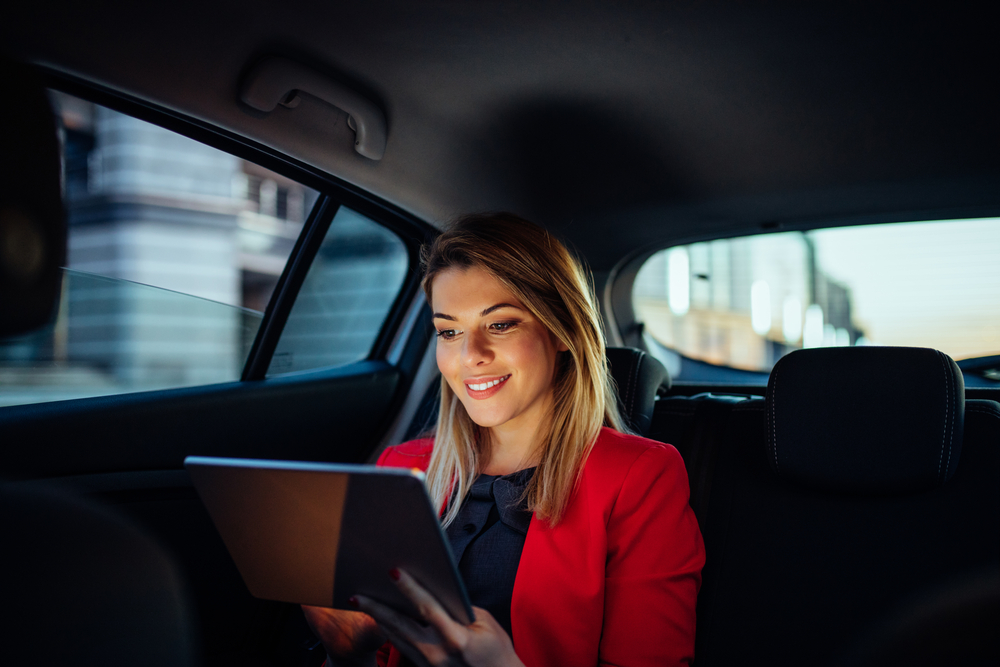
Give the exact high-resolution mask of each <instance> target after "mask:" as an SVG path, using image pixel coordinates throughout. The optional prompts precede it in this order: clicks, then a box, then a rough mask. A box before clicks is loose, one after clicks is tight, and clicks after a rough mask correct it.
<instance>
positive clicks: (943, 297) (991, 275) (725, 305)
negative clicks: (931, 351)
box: [633, 219, 1000, 380]
mask: <svg viewBox="0 0 1000 667" xmlns="http://www.w3.org/2000/svg"><path fill="white" fill-rule="evenodd" d="M998 257H1000V219H977V220H953V221H937V222H919V223H902V224H900V223H897V224H884V225H867V226H863V227H841V228H834V229H821V230H814V231H809V232H804V233H802V232H787V233H778V234H767V235H758V236H749V237H743V238H732V239H721V240H717V241H710V242H706V243H694V244H690V245H684V246H676V247H673V248H669V249H667V250H664V251H661V252H658V253H656V254H654V255H652V256H651V257H650V258H649V259H648V260H647V261H646V262H645V263H644V264H643V266H642V268H641V269H640V270H639V273H638V275H637V276H636V281H635V287H634V291H633V305H634V308H635V312H636V317H637V319H638V320H639V321H641V322H643V324H644V325H645V331H646V333H647V334H648V335H649V337H650V338H651V339H652V343H653V346H652V347H654V348H657V349H659V351H660V353H661V355H663V356H665V358H666V360H667V361H668V366H671V365H672V366H673V368H672V370H673V371H674V372H675V375H676V376H678V377H679V379H692V380H696V379H698V378H697V377H694V376H692V375H691V374H692V373H693V372H695V369H696V368H698V367H699V364H698V363H688V364H687V366H688V369H687V371H688V372H687V374H686V375H685V369H684V365H685V364H684V360H685V359H686V360H689V361H692V362H708V363H710V364H713V365H718V366H724V367H730V368H734V369H743V370H749V371H761V372H767V371H769V370H770V368H771V367H772V366H773V365H774V363H775V362H776V361H777V360H778V359H779V358H780V357H781V356H782V355H784V354H786V353H788V352H789V351H791V350H794V349H799V348H808V347H824V346H827V347H828V346H835V345H905V346H918V347H932V348H935V349H939V350H941V351H943V352H945V353H947V354H948V355H950V356H951V357H953V358H954V359H956V360H960V365H962V366H963V367H971V365H972V364H970V363H966V362H963V361H961V360H972V359H981V358H983V357H990V356H995V355H997V354H1000V262H998V261H997V258H998ZM986 366H989V365H988V364H987V365H986ZM986 366H984V369H983V371H982V373H979V375H980V376H982V377H983V378H985V379H987V380H988V379H989V377H990V373H991V372H993V371H992V370H991V369H992V367H986Z"/></svg>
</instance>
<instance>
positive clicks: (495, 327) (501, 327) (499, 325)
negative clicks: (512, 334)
mask: <svg viewBox="0 0 1000 667" xmlns="http://www.w3.org/2000/svg"><path fill="white" fill-rule="evenodd" d="M516 326H517V322H494V323H493V324H491V325H490V330H491V331H496V332H499V333H503V332H505V331H509V330H510V329H513V328H514V327H516Z"/></svg>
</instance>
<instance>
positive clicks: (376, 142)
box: [240, 57, 386, 160]
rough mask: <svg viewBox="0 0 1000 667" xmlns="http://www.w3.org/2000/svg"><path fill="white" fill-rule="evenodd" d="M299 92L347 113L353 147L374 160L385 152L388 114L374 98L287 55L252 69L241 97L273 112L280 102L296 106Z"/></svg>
mask: <svg viewBox="0 0 1000 667" xmlns="http://www.w3.org/2000/svg"><path fill="white" fill-rule="evenodd" d="M297 91H301V92H303V93H308V94H310V95H312V96H313V97H318V98H319V99H321V100H323V101H324V102H326V103H327V104H331V105H333V106H335V107H337V108H338V109H343V110H344V111H346V112H347V124H348V126H349V127H350V128H351V129H352V130H354V132H355V140H354V150H356V151H357V152H358V153H360V154H361V155H364V156H365V157H367V158H371V159H372V160H381V159H382V156H383V155H384V154H385V142H386V125H385V115H384V114H383V113H382V110H381V109H379V108H378V107H377V106H376V105H375V104H374V103H373V102H372V101H371V100H368V99H367V98H365V97H362V96H361V95H359V94H358V93H356V92H354V91H353V90H351V89H350V88H348V87H347V86H345V85H343V84H342V83H339V82H337V81H334V80H332V79H330V78H329V77H327V76H324V75H322V74H319V73H317V72H315V71H314V70H312V69H309V68H308V67H305V66H303V65H300V64H298V63H296V62H293V61H291V60H288V59H287V58H281V57H271V58H266V59H264V60H262V61H260V62H259V63H257V64H256V65H255V66H254V68H253V69H252V70H251V71H250V73H249V75H248V76H247V77H246V80H245V82H244V84H243V89H242V91H241V92H240V98H241V99H242V100H243V101H244V102H246V103H247V104H249V105H250V106H252V107H253V108H254V109H257V110H259V111H268V112H270V111H274V109H275V107H277V106H278V104H284V105H285V106H288V107H294V106H296V105H297V103H298V99H297V97H296V93H297Z"/></svg>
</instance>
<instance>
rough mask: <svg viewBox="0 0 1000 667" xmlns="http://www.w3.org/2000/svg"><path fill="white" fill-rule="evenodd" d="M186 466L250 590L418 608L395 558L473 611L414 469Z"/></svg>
mask: <svg viewBox="0 0 1000 667" xmlns="http://www.w3.org/2000/svg"><path fill="white" fill-rule="evenodd" d="M184 467H185V468H186V469H187V471H188V473H189V474H190V476H191V480H192V482H193V483H194V486H195V488H196V489H197V490H198V495H199V496H200V497H201V500H202V502H203V503H204V505H205V507H206V508H207V509H208V513H209V514H210V515H211V517H212V521H213V522H214V523H215V527H216V529H218V531H219V534H220V535H221V536H222V540H223V542H225V544H226V548H227V549H228V550H229V553H230V555H231V556H232V557H233V560H234V561H235V562H236V567H237V568H238V569H239V571H240V575H241V576H242V577H243V581H244V582H245V583H246V585H247V588H248V589H249V590H250V593H251V594H252V595H254V596H255V597H258V598H264V599H267V600H279V601H282V602H294V603H297V604H308V605H314V606H319V607H334V608H338V609H351V606H350V605H349V604H348V602H347V601H348V599H349V598H350V597H351V596H352V595H357V594H361V595H366V596H368V597H371V598H374V599H376V600H379V601H381V602H383V603H385V604H387V605H389V606H391V607H394V608H395V609H397V610H399V611H401V612H404V613H407V614H409V615H411V616H417V615H418V614H417V611H416V609H415V607H414V606H413V605H412V604H411V603H410V602H409V600H408V599H407V598H406V597H404V596H403V594H402V593H400V592H399V590H398V589H397V588H396V586H395V584H393V582H392V581H391V579H390V578H389V570H391V569H392V568H394V567H398V568H401V569H404V570H406V571H407V572H409V573H410V574H411V575H413V577H414V578H415V579H416V580H417V581H418V582H420V583H421V584H422V585H423V586H424V587H425V588H426V589H427V590H428V591H430V592H431V593H433V594H434V595H435V597H437V599H438V600H439V601H440V602H441V605H442V606H443V607H444V608H445V609H446V610H447V611H448V613H450V614H451V616H452V617H453V618H455V620H457V621H459V622H461V623H465V624H468V623H471V622H472V621H473V620H474V618H475V617H474V615H473V613H472V606H471V604H470V603H469V597H468V595H467V594H466V591H465V586H464V584H463V583H462V578H461V576H460V575H459V574H458V569H457V567H456V566H455V560H454V557H453V556H452V553H451V548H450V547H449V545H448V541H447V539H446V538H445V535H444V532H443V531H442V530H441V524H440V522H439V521H438V516H437V512H435V511H434V507H433V505H432V503H431V500H430V498H429V497H428V495H427V491H426V489H425V487H424V475H423V473H421V472H420V471H418V470H407V469H402V468H378V467H375V466H365V465H347V464H326V463H302V462H295V461H266V460H256V459H229V458H212V457H203V456H189V457H187V458H186V459H184Z"/></svg>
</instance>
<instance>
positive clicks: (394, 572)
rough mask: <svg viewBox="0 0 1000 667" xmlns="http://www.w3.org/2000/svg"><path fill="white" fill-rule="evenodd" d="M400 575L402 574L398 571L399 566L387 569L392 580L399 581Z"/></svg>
mask: <svg viewBox="0 0 1000 667" xmlns="http://www.w3.org/2000/svg"><path fill="white" fill-rule="evenodd" d="M400 576H402V575H400V573H399V568H395V567H394V568H392V569H391V570H389V578H390V579H392V580H393V581H399V577H400Z"/></svg>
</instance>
